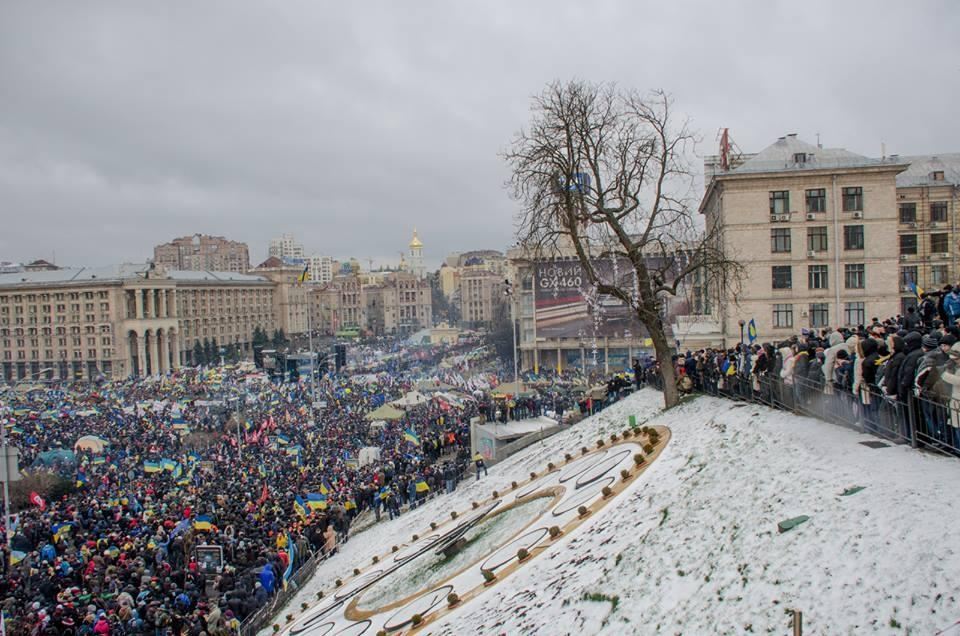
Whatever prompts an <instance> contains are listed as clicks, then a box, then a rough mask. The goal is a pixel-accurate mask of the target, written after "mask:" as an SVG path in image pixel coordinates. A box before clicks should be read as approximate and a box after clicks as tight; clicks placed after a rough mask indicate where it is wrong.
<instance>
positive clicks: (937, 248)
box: [930, 232, 950, 254]
mask: <svg viewBox="0 0 960 636" xmlns="http://www.w3.org/2000/svg"><path fill="white" fill-rule="evenodd" d="M930 251H931V252H933V253H934V254H942V253H944V252H949V251H950V241H948V240H947V233H946V232H938V233H936V234H931V235H930Z"/></svg>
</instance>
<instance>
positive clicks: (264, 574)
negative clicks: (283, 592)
mask: <svg viewBox="0 0 960 636" xmlns="http://www.w3.org/2000/svg"><path fill="white" fill-rule="evenodd" d="M276 582H277V578H276V576H275V575H274V573H273V566H272V565H270V564H269V563H264V564H263V567H262V568H261V569H260V585H261V586H263V589H264V590H266V592H267V594H268V595H270V594H273V587H274V585H276Z"/></svg>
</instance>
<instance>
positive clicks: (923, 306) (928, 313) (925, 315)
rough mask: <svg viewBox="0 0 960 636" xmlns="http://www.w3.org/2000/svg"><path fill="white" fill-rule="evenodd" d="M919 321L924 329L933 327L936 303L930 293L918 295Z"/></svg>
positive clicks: (935, 316)
mask: <svg viewBox="0 0 960 636" xmlns="http://www.w3.org/2000/svg"><path fill="white" fill-rule="evenodd" d="M919 313H920V322H921V323H922V325H923V328H924V329H933V321H934V320H936V318H937V303H936V302H935V301H934V300H933V298H931V297H930V294H923V295H922V296H921V297H920V311H919Z"/></svg>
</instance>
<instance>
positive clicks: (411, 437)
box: [403, 428, 420, 446]
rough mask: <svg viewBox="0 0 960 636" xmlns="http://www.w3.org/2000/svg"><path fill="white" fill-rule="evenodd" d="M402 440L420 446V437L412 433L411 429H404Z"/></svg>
mask: <svg viewBox="0 0 960 636" xmlns="http://www.w3.org/2000/svg"><path fill="white" fill-rule="evenodd" d="M403 439H405V440H407V441H408V442H410V443H411V444H416V445H417V446H419V445H420V436H419V435H417V434H416V433H414V432H413V429H412V428H407V429H404V431H403Z"/></svg>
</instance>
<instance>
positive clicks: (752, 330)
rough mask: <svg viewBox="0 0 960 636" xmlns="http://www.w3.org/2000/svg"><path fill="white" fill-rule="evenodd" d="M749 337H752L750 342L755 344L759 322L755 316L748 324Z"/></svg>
mask: <svg viewBox="0 0 960 636" xmlns="http://www.w3.org/2000/svg"><path fill="white" fill-rule="evenodd" d="M747 337H748V338H750V344H753V341H754V340H756V339H757V323H756V321H754V319H753V318H751V319H750V322H749V323H748V324H747Z"/></svg>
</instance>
